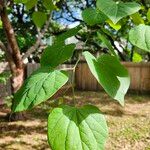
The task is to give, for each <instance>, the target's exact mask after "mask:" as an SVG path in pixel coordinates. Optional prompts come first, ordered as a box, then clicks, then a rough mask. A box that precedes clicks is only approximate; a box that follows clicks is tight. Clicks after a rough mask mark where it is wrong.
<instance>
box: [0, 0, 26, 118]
mask: <svg viewBox="0 0 150 150" xmlns="http://www.w3.org/2000/svg"><path fill="white" fill-rule="evenodd" d="M0 16H1V20H2V23H3V29H4V31H5V35H6V38H7V42H8V47H7V52H6V53H7V55H6V56H7V57H6V59H7V61H8V63H9V67H10V70H11V73H12V77H11V81H12V94H14V93H16V92H17V91H18V90H19V89H20V87H21V86H22V84H23V81H24V65H23V61H22V57H21V54H20V49H19V47H18V43H17V40H16V37H15V33H14V30H13V27H12V25H11V23H10V20H9V18H8V15H7V11H6V7H5V3H4V1H3V0H0ZM12 103H13V101H12ZM22 117H23V115H22V113H17V114H16V113H14V114H12V113H11V115H10V119H9V120H16V119H17V120H18V119H19V120H20V119H22Z"/></svg>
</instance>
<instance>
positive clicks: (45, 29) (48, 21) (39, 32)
mask: <svg viewBox="0 0 150 150" xmlns="http://www.w3.org/2000/svg"><path fill="white" fill-rule="evenodd" d="M50 22H51V15H50V16H49V19H48V20H47V22H46V24H45V26H44V28H43V30H41V31H40V30H39V29H38V28H37V33H38V37H37V40H36V42H35V44H34V45H33V46H31V47H30V48H29V49H28V50H27V52H26V53H25V54H24V56H23V57H22V59H23V60H25V59H26V58H28V57H29V56H30V55H31V54H32V53H33V52H35V51H36V50H37V49H38V48H39V47H40V46H41V45H42V44H41V43H42V41H41V40H42V37H43V36H44V34H45V33H46V31H47V29H48V27H49V24H50Z"/></svg>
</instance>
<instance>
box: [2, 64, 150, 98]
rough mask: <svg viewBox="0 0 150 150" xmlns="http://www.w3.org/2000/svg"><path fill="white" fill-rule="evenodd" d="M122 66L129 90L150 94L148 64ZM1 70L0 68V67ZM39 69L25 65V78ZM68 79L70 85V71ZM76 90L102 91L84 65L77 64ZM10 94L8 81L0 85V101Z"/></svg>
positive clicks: (36, 66) (63, 67) (149, 69)
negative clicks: (129, 78) (127, 75)
mask: <svg viewBox="0 0 150 150" xmlns="http://www.w3.org/2000/svg"><path fill="white" fill-rule="evenodd" d="M123 65H124V66H125V67H126V68H127V69H128V70H129V73H130V76H131V85H130V90H132V91H137V92H148V93H150V63H131V62H124V63H123ZM72 67H73V65H66V64H65V65H61V66H60V67H59V68H60V69H66V68H72ZM0 68H1V66H0ZM37 68H39V64H27V66H26V77H28V76H30V75H31V73H32V72H33V71H35V70H36V69H37ZM69 73H70V78H69V81H68V83H67V84H69V85H70V84H71V81H72V71H69ZM75 85H76V89H79V90H87V91H98V90H102V87H101V86H100V85H99V84H98V82H97V81H96V79H95V78H94V77H93V75H92V74H91V72H90V70H89V67H88V65H87V64H86V63H84V62H83V63H79V64H78V66H77V68H76V74H75ZM10 94H11V86H10V81H8V82H7V84H6V85H4V84H0V99H2V98H3V97H5V96H6V95H10Z"/></svg>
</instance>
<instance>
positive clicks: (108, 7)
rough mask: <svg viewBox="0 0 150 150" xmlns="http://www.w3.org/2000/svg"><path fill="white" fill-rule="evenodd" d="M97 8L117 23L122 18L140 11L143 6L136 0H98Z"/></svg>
mask: <svg viewBox="0 0 150 150" xmlns="http://www.w3.org/2000/svg"><path fill="white" fill-rule="evenodd" d="M97 8H98V9H99V10H100V11H102V12H103V13H104V14H105V15H106V16H107V17H108V18H109V19H110V20H111V21H112V22H113V23H114V24H116V23H117V22H118V21H119V20H120V19H122V18H124V17H126V16H129V15H132V14H134V13H136V12H138V11H139V10H140V9H141V6H140V5H139V4H138V3H135V2H126V3H123V2H121V1H119V2H115V1H113V0H97Z"/></svg>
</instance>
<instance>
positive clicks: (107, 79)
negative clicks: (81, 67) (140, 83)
mask: <svg viewBox="0 0 150 150" xmlns="http://www.w3.org/2000/svg"><path fill="white" fill-rule="evenodd" d="M84 56H85V58H86V61H87V63H88V65H89V68H90V70H91V72H92V74H93V75H94V77H95V78H96V79H97V81H98V82H99V83H100V84H101V86H102V87H103V88H104V90H105V91H106V92H107V93H108V94H109V95H110V96H111V97H112V98H114V99H115V100H117V101H118V102H119V103H120V104H121V105H124V96H125V94H126V92H127V90H128V88H129V85H130V77H129V74H128V71H127V70H126V69H125V67H124V66H123V65H121V64H120V62H119V60H118V59H117V58H116V57H114V56H111V55H108V54H105V55H101V56H100V57H99V58H98V59H96V58H95V57H94V56H93V55H92V54H90V53H89V52H84Z"/></svg>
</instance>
